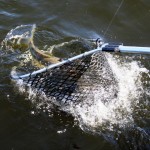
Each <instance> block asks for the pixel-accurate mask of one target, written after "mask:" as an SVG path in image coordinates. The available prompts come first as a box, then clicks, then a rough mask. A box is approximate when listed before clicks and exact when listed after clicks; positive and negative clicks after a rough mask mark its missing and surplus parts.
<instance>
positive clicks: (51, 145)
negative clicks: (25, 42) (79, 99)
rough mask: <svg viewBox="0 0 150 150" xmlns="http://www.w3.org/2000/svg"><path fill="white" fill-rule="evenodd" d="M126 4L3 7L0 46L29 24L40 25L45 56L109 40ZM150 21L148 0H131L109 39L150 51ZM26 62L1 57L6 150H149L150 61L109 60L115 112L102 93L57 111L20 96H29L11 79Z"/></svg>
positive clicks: (1, 128)
mask: <svg viewBox="0 0 150 150" xmlns="http://www.w3.org/2000/svg"><path fill="white" fill-rule="evenodd" d="M120 3H121V0H115V1H114V0H110V1H104V0H100V1H89V0H88V1H82V2H81V1H51V2H49V1H48V0H45V1H41V0H32V1H29V0H26V1H22V0H21V1H19V2H18V1H3V0H2V1H1V3H0V17H1V24H0V29H1V36H0V39H1V41H2V40H3V39H4V38H5V36H6V34H7V33H8V32H9V31H10V30H11V29H14V28H15V27H16V26H17V25H24V24H37V32H36V33H35V43H36V45H37V46H38V47H39V48H40V49H44V50H47V49H48V48H49V49H50V47H51V46H53V45H59V44H60V43H63V42H68V41H71V40H74V39H76V38H85V39H88V38H97V37H103V34H104V32H105V30H106V29H107V27H108V24H109V23H110V20H111V19H112V17H113V15H114V13H115V12H116V10H117V8H118V6H119V5H120ZM139 10H140V11H139ZM149 17H150V2H149V1H148V0H145V1H141V0H137V1H129V0H126V1H124V3H123V5H122V6H121V8H120V10H119V12H118V13H117V15H116V17H115V18H114V20H113V22H112V24H111V26H110V28H109V30H108V31H107V33H106V35H105V37H104V39H105V40H106V41H113V42H124V43H125V44H129V45H141V46H148V45H149V25H150V21H149ZM36 41H37V42H36ZM60 47H61V46H60ZM20 54H22V52H21V51H19V50H17V51H12V50H9V49H7V50H6V49H5V48H3V49H2V50H1V51H0V62H1V65H0V68H1V69H0V76H1V78H0V94H1V97H0V100H1V104H0V108H1V109H0V118H1V124H0V135H1V139H0V144H1V148H2V149H22V148H24V149H86V150H87V149H89V150H92V149H93V150H98V149H150V129H149V126H150V124H149V119H150V116H149V114H150V113H149V112H150V107H149V106H150V104H149V102H150V101H149V99H150V97H149V87H150V84H149V83H150V82H149V81H150V79H149V70H150V65H149V58H150V56H149V55H135V54H134V55H133V54H132V55H130V54H128V55H127V54H119V55H118V54H117V55H116V54H106V58H107V60H108V62H109V64H110V66H111V68H112V70H113V72H114V73H115V74H116V78H117V79H118V81H119V82H118V86H119V90H118V98H117V99H116V100H114V101H111V103H109V105H107V106H105V105H103V103H102V102H101V101H100V98H99V97H102V96H103V97H107V96H108V95H107V94H108V93H107V94H106V93H105V91H104V93H95V95H94V97H93V99H92V100H91V99H90V98H89V99H87V101H86V102H83V104H82V105H78V106H74V105H71V106H69V107H63V108H57V106H55V105H53V104H52V103H51V102H50V101H49V100H46V99H42V98H38V97H35V96H33V93H32V91H30V92H29V93H27V92H26V91H22V92H19V91H20V90H24V89H22V88H21V87H20V86H19V87H18V86H17V87H16V85H15V84H14V83H13V82H12V81H11V79H10V77H9V76H10V72H11V70H12V68H13V67H14V66H17V65H18V64H19V63H20V60H19V59H18V55H20ZM18 88H20V90H19V89H18ZM81 129H82V130H81Z"/></svg>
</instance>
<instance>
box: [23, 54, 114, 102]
mask: <svg viewBox="0 0 150 150" xmlns="http://www.w3.org/2000/svg"><path fill="white" fill-rule="evenodd" d="M23 80H24V83H26V85H28V86H29V87H32V89H34V90H35V91H37V92H38V93H41V94H42V93H43V94H45V95H46V96H47V97H48V98H51V99H54V100H57V101H59V102H67V101H76V102H78V101H81V100H84V99H86V98H91V99H92V98H93V96H94V95H95V94H96V93H98V92H102V91H107V92H109V93H110V94H109V97H107V98H106V97H105V98H101V99H102V101H104V102H108V101H109V100H111V99H112V98H114V96H116V95H117V81H116V79H115V76H114V74H113V72H112V70H111V68H110V66H109V64H108V62H107V59H106V57H105V54H104V53H102V52H97V53H94V54H92V55H90V56H85V57H83V58H80V59H77V60H75V61H72V62H68V63H66V64H63V65H61V66H58V67H55V68H52V69H49V70H48V69H47V70H46V71H45V72H42V73H38V74H36V75H32V74H31V75H30V76H29V77H26V78H23Z"/></svg>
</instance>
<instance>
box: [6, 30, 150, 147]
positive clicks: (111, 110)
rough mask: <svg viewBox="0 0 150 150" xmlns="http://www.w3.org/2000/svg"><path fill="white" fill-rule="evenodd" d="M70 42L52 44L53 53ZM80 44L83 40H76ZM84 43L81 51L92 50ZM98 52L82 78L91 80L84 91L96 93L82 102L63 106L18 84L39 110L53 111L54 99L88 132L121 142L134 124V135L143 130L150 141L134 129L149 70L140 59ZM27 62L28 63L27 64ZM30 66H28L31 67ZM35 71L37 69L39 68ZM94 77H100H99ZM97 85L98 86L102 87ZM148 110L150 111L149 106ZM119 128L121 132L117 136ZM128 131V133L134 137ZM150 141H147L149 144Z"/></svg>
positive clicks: (20, 81)
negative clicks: (141, 64) (143, 77)
mask: <svg viewBox="0 0 150 150" xmlns="http://www.w3.org/2000/svg"><path fill="white" fill-rule="evenodd" d="M20 35H21V36H22V33H21V34H20ZM15 36H16V35H13V38H14V37H15ZM29 37H30V36H29ZM6 39H9V38H8V36H6ZM69 44H70V42H66V43H63V44H59V45H56V46H53V47H49V48H48V49H49V50H50V51H51V52H54V49H56V50H58V51H55V52H56V53H57V52H58V53H59V52H60V49H61V48H63V47H64V48H63V49H65V48H66V47H68V49H69V48H71V46H72V44H70V45H71V46H70V47H69V46H68V45H69ZM76 44H79V43H78V42H76ZM76 44H74V45H76ZM80 44H81V45H80V48H82V49H80V50H81V51H82V50H83V48H85V49H86V50H87V49H89V50H90V49H91V47H92V46H90V45H88V46H82V44H83V43H80ZM6 45H7V44H6ZM81 46H82V47H81ZM17 48H18V47H17ZM96 55H98V54H94V55H93V56H92V57H95V58H99V59H93V60H95V62H94V61H93V64H90V65H91V66H92V65H93V66H94V67H93V70H92V73H91V74H86V73H85V75H84V76H83V77H81V79H80V80H79V81H80V82H82V80H84V81H85V79H86V81H87V80H88V84H87V85H86V86H87V87H86V88H85V87H84V89H82V92H84V90H85V92H86V91H87V89H88V91H89V90H92V91H90V92H91V93H92V94H91V95H90V96H86V97H85V99H82V100H80V101H78V103H75V102H74V101H69V102H68V103H67V104H65V105H60V104H59V103H57V101H52V99H51V98H48V97H47V96H46V95H45V94H44V93H43V95H42V96H40V98H37V95H38V93H37V92H35V91H34V89H32V88H30V87H29V88H28V90H26V88H25V87H24V85H23V81H22V80H21V79H20V80H18V82H17V84H16V85H17V86H18V88H19V90H20V91H21V92H28V95H29V97H28V98H29V99H30V100H31V102H33V103H34V105H36V106H37V109H42V110H43V108H44V110H45V111H46V110H48V111H49V110H50V109H51V108H52V107H53V103H52V102H54V103H55V104H57V105H59V109H60V110H63V111H65V112H67V113H69V114H72V116H73V117H74V118H75V122H77V123H78V125H79V126H80V128H81V129H82V130H84V131H88V132H92V133H95V134H101V135H103V136H104V137H105V138H106V139H108V140H115V141H118V140H119V138H120V137H121V136H123V135H122V132H123V130H124V129H125V128H126V127H131V128H133V130H132V131H133V134H134V133H135V132H137V133H138V132H139V133H141V134H143V136H144V138H145V139H146V140H147V142H149V141H148V140H149V139H148V135H147V133H144V130H142V129H140V128H136V130H135V128H134V125H136V122H135V118H134V116H135V108H136V107H137V106H139V107H140V105H141V104H139V103H140V99H141V97H142V95H143V93H144V92H145V91H144V89H143V84H142V74H143V73H144V74H146V75H149V71H148V70H147V69H146V68H144V67H141V66H140V65H139V63H138V62H137V61H131V62H126V63H122V62H121V59H122V58H121V56H117V55H116V56H113V55H111V54H109V53H107V54H106V53H103V54H100V56H98V57H97V56H96ZM63 57H64V56H63ZM25 59H26V58H25ZM126 59H130V57H129V58H128V57H127V58H126ZM30 60H31V59H30ZM97 62H98V63H97ZM25 64H26V65H27V63H25ZM95 64H96V65H95ZM31 65H32V64H31ZM95 66H96V67H95ZM21 67H23V66H21ZM28 67H29V66H28V65H27V68H28ZM97 67H98V68H97ZM100 67H101V69H100ZM27 70H28V69H27ZM31 70H35V68H32V69H31ZM28 71H29V70H28ZM15 73H17V72H15ZM89 77H90V78H89ZM91 77H92V78H91ZM94 77H95V78H97V77H98V79H95V78H94ZM94 81H95V82H94ZM95 87H98V89H97V88H95ZM95 89H96V90H95ZM38 96H39V95H38ZM37 99H38V100H37ZM146 109H147V110H148V108H146ZM116 130H117V135H114V134H115V133H114V132H116ZM134 130H135V131H134ZM129 132H130V131H129ZM128 134H129V133H128ZM128 134H127V136H130V135H128ZM127 139H128V137H127ZM138 142H139V141H138ZM147 142H146V143H144V144H145V145H146V144H147Z"/></svg>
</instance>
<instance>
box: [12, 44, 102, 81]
mask: <svg viewBox="0 0 150 150" xmlns="http://www.w3.org/2000/svg"><path fill="white" fill-rule="evenodd" d="M98 51H102V47H98V48H96V49H93V50H90V51H88V52H85V53H82V54H79V55H77V56H74V57H71V58H68V59H67V60H63V61H61V62H59V63H56V64H51V65H49V66H47V67H44V68H42V69H39V70H37V71H33V72H32V73H27V74H24V75H21V76H18V75H15V74H12V73H11V79H13V80H18V79H23V78H27V77H29V76H32V75H36V74H39V73H42V72H45V71H47V70H50V69H52V68H54V67H59V66H61V65H64V64H66V63H69V62H72V61H74V60H77V59H79V58H83V57H85V56H88V55H91V54H94V53H96V52H98Z"/></svg>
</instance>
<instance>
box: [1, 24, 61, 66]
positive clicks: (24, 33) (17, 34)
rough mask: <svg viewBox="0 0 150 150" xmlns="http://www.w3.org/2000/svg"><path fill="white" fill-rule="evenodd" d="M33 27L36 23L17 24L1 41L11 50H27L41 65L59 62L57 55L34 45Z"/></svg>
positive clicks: (34, 27)
mask: <svg viewBox="0 0 150 150" xmlns="http://www.w3.org/2000/svg"><path fill="white" fill-rule="evenodd" d="M35 29H36V25H23V26H18V27H16V28H15V29H13V30H11V31H10V32H9V33H8V34H7V35H6V38H5V40H4V41H3V43H5V45H7V47H8V48H10V47H11V48H12V49H13V50H16V49H19V50H21V51H26V50H29V52H30V53H31V56H32V57H33V58H34V59H35V60H36V61H38V62H40V63H41V64H42V65H43V64H44V65H45V64H54V63H58V62H60V60H61V59H60V58H59V57H55V56H54V55H52V54H51V53H50V52H45V51H42V50H39V49H38V47H36V46H35V45H34V42H33V36H34V33H35Z"/></svg>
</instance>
